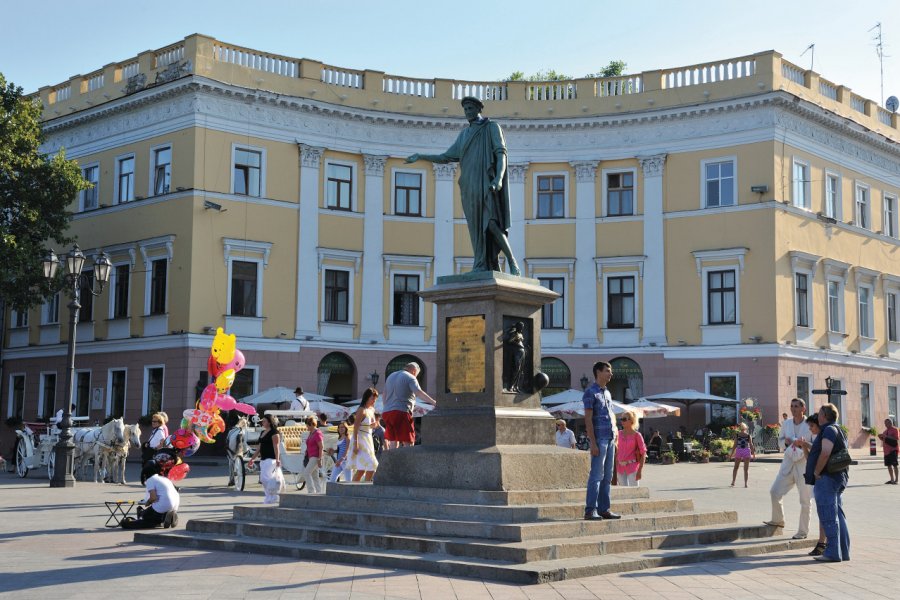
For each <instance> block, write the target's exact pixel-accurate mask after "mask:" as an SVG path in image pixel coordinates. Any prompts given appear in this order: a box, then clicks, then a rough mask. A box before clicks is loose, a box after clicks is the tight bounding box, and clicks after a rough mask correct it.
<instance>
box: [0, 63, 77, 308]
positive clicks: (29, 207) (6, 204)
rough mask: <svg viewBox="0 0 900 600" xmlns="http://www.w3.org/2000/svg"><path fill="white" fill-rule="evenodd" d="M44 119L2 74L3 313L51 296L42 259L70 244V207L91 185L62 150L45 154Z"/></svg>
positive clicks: (0, 251)
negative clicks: (52, 246) (57, 247)
mask: <svg viewBox="0 0 900 600" xmlns="http://www.w3.org/2000/svg"><path fill="white" fill-rule="evenodd" d="M40 117H41V106H40V104H39V103H38V102H36V101H32V100H29V99H27V98H25V97H23V95H22V88H20V87H17V86H15V85H13V84H12V83H7V81H6V78H5V77H4V76H3V74H2V73H0V264H2V265H3V269H2V271H0V311H2V310H4V309H5V307H6V306H11V307H13V308H15V309H17V310H24V309H26V308H29V307H31V306H34V305H36V304H38V303H40V302H41V301H43V299H44V298H46V297H47V296H48V295H49V294H50V292H51V291H52V289H51V288H52V286H51V284H50V283H49V282H47V281H46V280H45V279H44V274H43V269H42V268H41V259H42V258H43V256H44V254H45V253H46V250H47V248H48V246H49V245H50V244H51V240H53V241H54V242H55V243H56V244H58V245H63V244H68V243H70V242H71V239H70V238H68V237H67V236H66V229H67V228H68V225H69V221H70V219H71V216H72V215H71V213H70V212H68V211H67V210H66V207H67V206H68V205H69V204H70V203H71V202H73V201H74V200H75V198H76V197H77V195H78V192H79V191H81V190H83V189H85V188H87V187H88V186H89V184H88V182H86V181H85V180H84V179H83V178H82V177H81V170H80V169H79V168H78V165H77V163H75V162H74V161H70V160H66V157H65V153H64V152H63V151H62V150H60V152H58V153H57V154H56V155H55V156H52V157H51V156H48V155H46V154H44V153H42V152H41V151H40V145H41V142H42V141H43V131H42V129H41V123H40ZM2 314H3V313H2V312H0V319H2ZM0 322H2V321H0ZM0 326H2V325H0Z"/></svg>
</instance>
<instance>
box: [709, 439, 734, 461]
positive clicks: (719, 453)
mask: <svg viewBox="0 0 900 600" xmlns="http://www.w3.org/2000/svg"><path fill="white" fill-rule="evenodd" d="M732 446H734V441H733V440H730V439H725V438H718V439H715V440H713V441H711V442H710V443H709V449H710V451H711V452H712V455H713V456H715V457H716V459H717V460H719V461H725V460H727V458H728V455H729V454H730V453H731V448H732Z"/></svg>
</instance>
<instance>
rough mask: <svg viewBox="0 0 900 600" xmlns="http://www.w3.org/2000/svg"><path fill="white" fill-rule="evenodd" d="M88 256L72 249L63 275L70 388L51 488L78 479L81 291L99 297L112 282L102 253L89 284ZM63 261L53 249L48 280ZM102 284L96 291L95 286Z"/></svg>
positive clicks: (47, 265)
mask: <svg viewBox="0 0 900 600" xmlns="http://www.w3.org/2000/svg"><path fill="white" fill-rule="evenodd" d="M84 259H85V257H84V253H83V252H82V251H81V249H80V248H79V247H78V244H75V245H74V246H72V250H71V251H70V252H69V253H68V254H67V255H66V256H65V262H66V273H65V275H63V285H64V287H65V289H66V291H67V292H68V294H69V297H70V298H71V299H72V301H71V302H69V305H68V306H69V343H68V350H67V354H66V361H67V364H68V366H69V373H68V376H67V377H66V388H65V394H64V396H63V398H64V401H65V403H66V405H65V407H64V408H63V418H62V421H61V422H60V423H59V429H60V433H59V442H58V443H57V444H56V447H55V448H54V449H53V452H54V459H55V461H54V462H55V464H54V469H53V477H52V478H51V479H50V487H74V485H75V476H74V475H73V473H72V469H73V463H74V460H75V444H73V443H72V395H73V392H74V389H75V331H76V329H77V327H78V313H79V311H80V310H81V304H80V303H79V300H80V299H81V291H82V290H87V291H88V292H89V293H90V294H92V295H94V296H99V295H100V293H101V292H102V291H103V287H104V286H105V285H106V282H108V281H109V272H110V269H111V268H112V263H110V261H109V257H108V256H107V255H106V253H105V252H101V253H100V256H98V257H97V258H96V259H95V260H94V272H93V275H94V277H93V281H86V280H84V279H83V278H84V277H85V276H86V274H85V273H82V272H81V270H82V269H83V268H84ZM59 263H60V260H59V258H58V257H57V256H56V253H54V252H53V251H52V250H51V251H50V253H49V254H48V255H47V257H46V258H45V259H44V261H43V266H44V277H46V278H47V279H49V280H51V281H52V280H54V279H55V278H56V270H57V268H59ZM95 284H99V289H97V290H95V289H94V285H95Z"/></svg>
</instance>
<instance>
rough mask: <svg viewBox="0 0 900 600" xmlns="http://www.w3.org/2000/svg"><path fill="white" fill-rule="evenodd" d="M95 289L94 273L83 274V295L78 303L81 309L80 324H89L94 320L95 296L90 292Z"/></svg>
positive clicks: (84, 272)
mask: <svg viewBox="0 0 900 600" xmlns="http://www.w3.org/2000/svg"><path fill="white" fill-rule="evenodd" d="M92 289H94V273H93V271H82V272H81V294H80V295H79V296H78V303H79V304H81V309H79V311H78V322H79V323H89V322H91V321H93V320H94V295H93V294H92V293H91V292H90V291H89V290H92Z"/></svg>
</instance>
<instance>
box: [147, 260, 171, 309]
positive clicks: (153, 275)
mask: <svg viewBox="0 0 900 600" xmlns="http://www.w3.org/2000/svg"><path fill="white" fill-rule="evenodd" d="M150 265H151V266H150V314H151V315H161V314H164V313H165V312H166V279H167V277H168V272H169V269H168V267H169V261H168V259H165V258H163V259H160V260H154V261H152V262H151V263H150Z"/></svg>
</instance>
